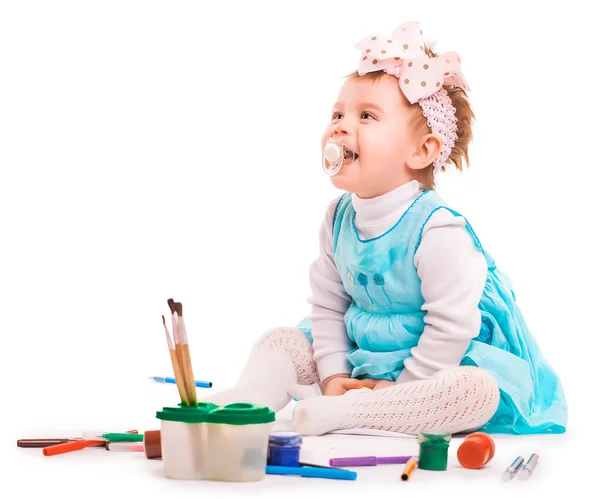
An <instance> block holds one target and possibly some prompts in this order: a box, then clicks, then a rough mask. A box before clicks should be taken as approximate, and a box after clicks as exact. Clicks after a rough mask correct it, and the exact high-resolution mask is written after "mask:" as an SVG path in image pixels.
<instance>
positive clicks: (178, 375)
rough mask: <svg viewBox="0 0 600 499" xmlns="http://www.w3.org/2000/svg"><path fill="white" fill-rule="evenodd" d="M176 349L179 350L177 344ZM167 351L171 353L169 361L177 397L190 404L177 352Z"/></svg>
mask: <svg viewBox="0 0 600 499" xmlns="http://www.w3.org/2000/svg"><path fill="white" fill-rule="evenodd" d="M177 349H178V350H179V345H178V346H177ZM169 353H170V354H171V363H172V364H173V372H174V374H175V382H176V383H177V389H178V390H179V397H180V398H181V401H182V402H183V403H184V404H186V405H190V399H189V397H188V394H187V391H186V387H185V379H184V376H183V371H182V368H181V363H180V361H179V355H177V352H176V351H175V350H169Z"/></svg>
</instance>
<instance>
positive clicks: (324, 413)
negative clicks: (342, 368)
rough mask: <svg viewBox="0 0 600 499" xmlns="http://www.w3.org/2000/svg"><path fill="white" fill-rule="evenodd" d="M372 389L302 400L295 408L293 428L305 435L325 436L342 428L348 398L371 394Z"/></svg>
mask: <svg viewBox="0 0 600 499" xmlns="http://www.w3.org/2000/svg"><path fill="white" fill-rule="evenodd" d="M371 391H372V390H371V389H370V388H360V389H358V390H349V391H347V392H346V393H345V394H344V395H334V396H323V397H315V398H311V399H308V400H300V401H299V402H298V403H297V404H296V407H295V408H294V416H293V420H292V426H293V429H294V431H297V432H299V433H302V434H303V435H307V436H309V435H324V434H325V433H329V432H331V431H334V430H337V429H339V428H340V425H341V423H342V421H343V419H344V415H345V413H346V408H347V400H348V397H358V396H360V394H361V393H367V392H369V393H370V392H371Z"/></svg>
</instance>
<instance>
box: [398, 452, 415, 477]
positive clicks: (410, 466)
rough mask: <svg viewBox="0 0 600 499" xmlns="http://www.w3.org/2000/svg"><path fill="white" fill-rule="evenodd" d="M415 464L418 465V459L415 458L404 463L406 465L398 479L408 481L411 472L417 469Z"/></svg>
mask: <svg viewBox="0 0 600 499" xmlns="http://www.w3.org/2000/svg"><path fill="white" fill-rule="evenodd" d="M417 464H419V458H418V457H417V456H413V457H411V458H410V459H409V460H408V461H407V462H406V465H405V466H404V471H402V475H401V476H400V478H402V480H403V481H406V480H408V479H409V478H410V475H411V474H412V472H413V471H414V470H415V468H416V467H417Z"/></svg>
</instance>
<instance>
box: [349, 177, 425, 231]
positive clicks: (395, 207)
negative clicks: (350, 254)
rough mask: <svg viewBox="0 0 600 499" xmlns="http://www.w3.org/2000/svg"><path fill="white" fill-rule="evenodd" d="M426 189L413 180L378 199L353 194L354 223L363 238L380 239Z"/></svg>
mask: <svg viewBox="0 0 600 499" xmlns="http://www.w3.org/2000/svg"><path fill="white" fill-rule="evenodd" d="M424 189H425V187H424V185H423V184H420V183H419V182H418V181H417V180H412V181H410V182H407V183H406V184H403V185H401V186H399V187H396V188H395V189H394V190H392V191H390V192H387V193H385V194H383V195H381V196H378V197H376V198H371V199H362V198H360V197H358V196H357V195H356V194H352V206H353V207H354V210H355V211H356V218H355V220H354V221H355V224H356V229H357V230H358V231H359V233H360V235H361V237H365V238H372V237H378V236H380V235H381V234H383V233H384V232H386V231H387V230H388V229H390V228H391V227H392V226H393V225H394V224H395V223H396V222H397V221H398V220H399V219H400V217H401V216H402V215H403V214H404V212H405V211H406V210H407V208H408V207H409V206H410V205H411V204H412V202H413V201H414V200H415V199H416V198H417V197H418V196H419V195H420V194H421V193H422V192H423V190H424Z"/></svg>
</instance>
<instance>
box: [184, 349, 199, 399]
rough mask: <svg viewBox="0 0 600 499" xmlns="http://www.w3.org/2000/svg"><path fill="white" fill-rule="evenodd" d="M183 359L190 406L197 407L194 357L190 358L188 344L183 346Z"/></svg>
mask: <svg viewBox="0 0 600 499" xmlns="http://www.w3.org/2000/svg"><path fill="white" fill-rule="evenodd" d="M181 357H182V358H183V368H184V377H185V386H186V388H187V392H188V396H189V398H190V404H191V405H197V404H198V397H197V396H196V380H195V379H194V372H193V370H192V357H191V356H190V347H189V345H188V344H186V343H184V344H182V345H181Z"/></svg>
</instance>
